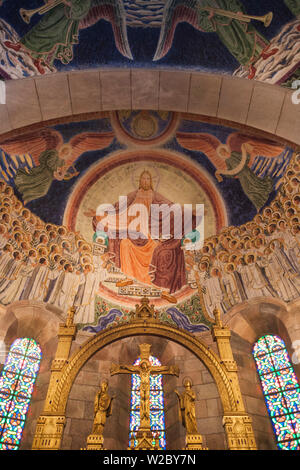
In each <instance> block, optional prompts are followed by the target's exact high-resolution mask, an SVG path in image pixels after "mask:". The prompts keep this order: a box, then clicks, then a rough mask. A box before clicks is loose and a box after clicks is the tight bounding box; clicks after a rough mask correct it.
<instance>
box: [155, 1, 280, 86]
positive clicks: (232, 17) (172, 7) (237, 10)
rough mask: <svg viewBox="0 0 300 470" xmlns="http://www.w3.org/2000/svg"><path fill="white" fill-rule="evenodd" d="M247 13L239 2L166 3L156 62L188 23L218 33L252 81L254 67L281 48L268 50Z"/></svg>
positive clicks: (267, 43) (206, 31) (262, 37)
mask: <svg viewBox="0 0 300 470" xmlns="http://www.w3.org/2000/svg"><path fill="white" fill-rule="evenodd" d="M244 13H245V11H244V5H243V3H242V2H241V1H240V0H166V4H165V8H164V13H163V21H162V26H161V31H160V36H159V40H158V45H157V49H156V52H155V55H154V58H153V60H160V59H161V58H162V57H164V56H165V55H166V54H167V52H168V51H169V49H170V48H171V46H172V42H173V37H174V34H175V29H176V27H177V25H178V24H179V23H182V22H186V23H189V24H190V25H192V26H193V27H194V28H195V29H197V30H198V31H201V32H205V33H215V34H217V35H218V37H219V39H220V41H221V42H222V43H223V44H224V46H225V47H226V48H227V49H228V51H229V52H230V53H231V54H232V55H233V56H234V57H235V59H236V60H237V61H238V62H239V63H240V64H241V65H243V66H245V67H247V68H249V69H250V70H249V75H250V73H251V76H249V78H253V77H252V75H253V76H254V75H255V69H254V66H253V65H252V64H253V63H254V62H255V61H256V60H257V59H258V58H259V57H263V58H264V59H265V58H268V57H269V56H270V55H273V54H275V53H276V52H277V51H278V49H269V45H270V43H269V41H268V40H267V39H266V38H265V37H264V36H263V35H262V34H261V33H259V32H258V31H257V29H256V28H255V26H254V25H253V24H252V23H250V21H249V19H248V18H247V16H246V15H245V14H244ZM269 15H271V13H269ZM257 18H259V17H257ZM271 18H272V17H271V16H270V19H271Z"/></svg>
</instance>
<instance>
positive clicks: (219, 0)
mask: <svg viewBox="0 0 300 470" xmlns="http://www.w3.org/2000/svg"><path fill="white" fill-rule="evenodd" d="M0 3H1V6H0V76H1V77H2V78H3V79H10V78H23V77H28V76H34V75H44V74H49V73H54V72H56V71H66V70H76V69H83V68H85V69H86V68H93V67H107V66H109V67H111V66H117V67H164V68H165V67H177V68H178V67H180V68H188V69H196V70H200V71H204V72H213V73H214V72H217V73H225V74H230V75H234V76H237V77H243V78H248V79H255V80H260V81H265V82H268V83H271V84H281V85H285V86H291V84H292V82H293V81H294V80H295V79H296V78H297V77H299V64H300V47H299V46H300V18H299V15H300V1H299V0H284V1H282V0H273V1H271V0H263V1H259V2H258V1H256V0H198V1H197V0H166V1H163V0H80V1H79V0H70V1H64V0H54V1H53V2H49V3H46V4H45V3H43V2H42V0H25V1H24V0H22V1H21V0H15V1H14V2H9V1H7V0H3V1H1V2H0Z"/></svg>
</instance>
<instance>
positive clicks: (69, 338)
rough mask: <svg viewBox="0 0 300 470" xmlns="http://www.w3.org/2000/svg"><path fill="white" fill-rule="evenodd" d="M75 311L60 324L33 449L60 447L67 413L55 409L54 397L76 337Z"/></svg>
mask: <svg viewBox="0 0 300 470" xmlns="http://www.w3.org/2000/svg"><path fill="white" fill-rule="evenodd" d="M74 313H75V309H74V308H73V307H71V308H70V309H69V311H68V317H67V320H66V323H61V324H60V325H59V330H58V345H57V350H56V354H55V358H54V360H53V361H52V364H51V377H50V382H49V386H48V392H47V397H46V400H45V405H44V411H43V414H42V415H41V416H40V417H39V419H38V422H37V426H36V430H35V436H34V439H33V445H32V449H33V450H58V449H59V448H60V444H61V439H62V435H63V430H64V425H65V422H66V418H65V415H61V414H57V412H54V411H53V401H52V399H53V391H54V389H55V385H56V383H57V381H58V380H59V379H60V375H61V370H62V368H63V366H64V365H65V363H66V361H67V360H68V359H69V355H70V350H71V346H72V342H73V341H74V339H75V337H76V332H77V327H76V325H74V323H73V318H74Z"/></svg>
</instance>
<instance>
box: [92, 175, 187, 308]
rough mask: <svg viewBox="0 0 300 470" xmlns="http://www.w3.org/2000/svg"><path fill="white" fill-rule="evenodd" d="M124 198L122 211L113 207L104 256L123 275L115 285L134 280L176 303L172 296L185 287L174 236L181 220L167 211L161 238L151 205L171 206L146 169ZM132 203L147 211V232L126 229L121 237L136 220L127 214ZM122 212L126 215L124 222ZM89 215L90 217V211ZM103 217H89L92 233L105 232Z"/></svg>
mask: <svg viewBox="0 0 300 470" xmlns="http://www.w3.org/2000/svg"><path fill="white" fill-rule="evenodd" d="M126 198H127V199H126V209H124V208H123V207H120V200H119V201H118V202H117V203H116V204H114V206H113V208H114V217H115V219H114V220H115V225H116V227H115V231H114V236H113V237H111V236H109V241H108V252H107V256H108V257H109V259H110V260H111V261H113V262H114V264H115V266H117V267H118V268H120V269H121V271H122V272H123V273H124V274H125V275H126V276H127V277H126V279H125V280H123V281H120V282H118V283H117V286H125V285H130V284H133V283H134V281H135V280H136V281H139V282H141V283H143V284H146V285H149V286H153V287H158V288H162V294H161V296H162V298H164V299H166V300H168V301H169V302H173V303H176V297H175V296H174V295H172V294H174V293H175V292H176V291H178V290H180V289H181V288H182V287H183V286H184V285H185V284H186V273H185V262H184V253H183V250H182V249H181V236H177V233H176V231H177V232H178V229H179V230H180V231H179V232H178V233H183V224H184V220H183V217H182V220H181V221H180V224H179V225H180V227H178V223H177V219H176V217H174V213H173V211H172V210H170V209H169V217H170V219H169V220H170V224H169V234H168V238H166V237H165V238H162V236H161V235H162V229H163V227H164V225H163V213H162V212H158V213H155V214H156V215H153V211H152V210H151V209H152V207H153V206H154V205H155V206H156V205H157V206H156V207H158V205H162V204H164V205H165V207H168V208H170V207H171V206H173V207H174V206H175V205H174V203H173V202H171V201H169V200H168V199H167V198H165V197H164V196H162V195H161V194H160V193H158V192H157V191H155V190H154V189H153V183H152V176H151V174H150V172H149V171H147V170H144V171H143V172H142V173H141V175H140V178H139V187H138V189H137V190H135V191H133V192H131V193H129V194H127V196H126ZM134 204H136V205H142V206H144V207H145V208H146V209H147V223H146V225H147V230H146V231H147V232H148V233H141V227H140V226H137V227H136V232H135V234H133V233H132V231H131V232H130V230H128V232H129V233H128V235H127V236H126V238H124V235H122V230H124V229H126V230H127V229H129V228H130V223H131V222H132V221H133V219H135V218H136V215H134V216H133V215H129V214H128V213H130V208H131V207H132V206H133V205H134ZM176 206H179V205H178V204H177V205H176ZM136 207H138V206H136ZM124 212H126V215H125V219H124ZM90 215H92V213H91V211H90ZM104 217H107V216H106V215H94V214H93V228H94V231H95V232H96V231H97V230H99V226H100V227H101V228H100V230H105V231H107V227H105V226H104V224H103V225H102V222H103V219H104ZM124 220H125V223H124ZM193 220H194V219H193ZM154 225H155V226H156V233H157V232H158V236H156V237H152V236H151V235H152V234H153V231H152V229H153V228H154ZM110 227H111V225H110ZM144 231H145V230H144ZM126 233H127V232H126ZM108 235H109V232H108ZM132 235H134V236H132Z"/></svg>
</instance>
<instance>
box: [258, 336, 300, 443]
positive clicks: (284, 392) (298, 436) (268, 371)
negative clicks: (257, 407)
mask: <svg viewBox="0 0 300 470" xmlns="http://www.w3.org/2000/svg"><path fill="white" fill-rule="evenodd" d="M253 356H254V360H255V363H256V367H257V371H258V374H259V378H260V382H261V386H262V390H263V393H264V397H265V401H266V405H267V409H268V412H269V415H270V418H271V421H272V425H273V429H274V433H275V436H276V440H277V446H278V448H279V449H281V450H300V387H299V382H298V380H297V377H296V374H295V372H294V369H293V367H292V365H291V361H290V358H289V355H288V353H287V350H286V347H285V344H284V342H283V340H282V339H281V338H279V337H278V336H272V335H266V336H263V337H261V338H260V339H259V340H258V341H257V342H256V343H255V345H254V347H253Z"/></svg>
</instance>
